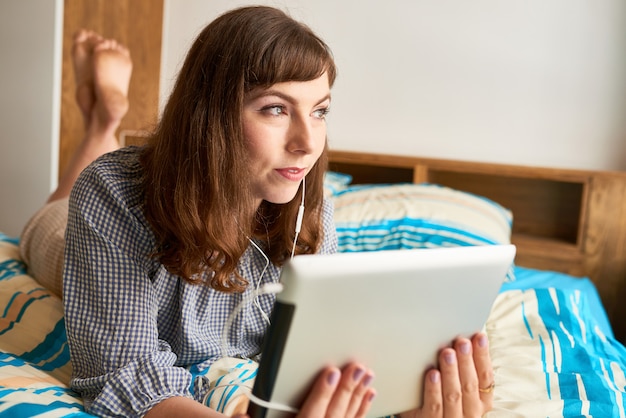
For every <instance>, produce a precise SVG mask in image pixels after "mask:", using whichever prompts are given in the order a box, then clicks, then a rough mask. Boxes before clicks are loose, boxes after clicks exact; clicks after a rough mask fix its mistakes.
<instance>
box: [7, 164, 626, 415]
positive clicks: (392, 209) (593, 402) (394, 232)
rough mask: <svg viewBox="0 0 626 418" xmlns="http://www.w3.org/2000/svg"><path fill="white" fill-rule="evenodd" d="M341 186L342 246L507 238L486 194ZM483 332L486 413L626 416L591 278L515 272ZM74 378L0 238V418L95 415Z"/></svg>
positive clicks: (623, 353)
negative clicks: (487, 357)
mask: <svg viewBox="0 0 626 418" xmlns="http://www.w3.org/2000/svg"><path fill="white" fill-rule="evenodd" d="M332 180H333V182H334V183H333V184H332V188H327V192H328V193H327V194H328V196H329V197H330V198H331V199H333V201H334V203H335V207H336V219H335V220H336V224H337V230H338V235H339V240H340V247H341V250H342V251H373V250H380V249H392V248H414V247H422V248H432V247H437V246H451V245H489V244H497V243H507V242H508V241H509V240H510V228H511V222H512V217H511V213H510V212H509V211H507V210H506V209H505V208H502V207H501V206H500V205H498V204H497V203H495V202H491V201H488V200H487V199H484V198H481V197H478V196H473V195H468V194H466V193H462V192H458V191H455V190H451V189H447V188H442V187H440V186H435V185H394V186H391V185H390V186H376V187H374V186H368V187H349V184H348V183H349V179H348V180H346V178H345V177H342V176H341V175H338V176H336V177H334V178H332ZM327 183H330V180H329V182H327ZM485 330H486V332H487V333H488V335H489V341H490V346H491V355H492V360H493V365H494V371H495V384H496V389H495V391H494V405H495V406H494V410H493V411H492V412H490V413H489V414H487V416H488V417H511V416H520V417H581V416H589V417H590V416H594V417H626V412H625V411H626V394H625V392H626V377H625V373H626V348H624V346H623V345H621V344H620V343H619V342H617V341H616V340H615V339H614V337H613V334H612V331H611V328H610V324H609V322H608V319H607V316H606V314H605V312H604V309H603V307H602V304H601V302H600V299H599V297H598V294H597V292H596V290H595V288H594V286H593V284H592V283H591V281H590V280H588V279H584V278H582V279H581V278H574V277H571V276H568V275H564V274H560V273H555V272H548V271H538V270H531V269H527V268H524V267H520V266H512V268H511V271H510V272H509V274H508V276H507V278H506V280H505V281H504V282H503V285H502V289H501V292H500V294H499V296H498V298H497V299H496V302H495V303H494V305H493V307H492V311H491V314H490V316H489V319H488V321H487V323H486V325H485ZM70 374H71V364H70V361H69V351H68V347H67V341H66V337H65V328H64V320H63V310H62V304H61V301H60V299H58V298H57V297H56V296H54V295H53V294H52V293H50V292H49V291H48V290H47V289H45V288H43V287H42V286H41V285H40V284H39V283H37V281H35V280H34V279H33V278H32V277H30V276H29V275H28V274H27V271H26V266H25V265H24V263H23V262H22V261H21V260H20V257H19V252H18V249H17V240H16V239H15V238H9V237H6V236H4V235H2V234H0V418H1V417H34V416H41V417H65V416H70V417H87V416H90V415H89V414H87V413H85V412H84V410H83V407H82V402H81V400H80V398H79V397H78V396H77V395H76V394H75V393H74V392H72V391H71V390H70V389H69V388H68V382H69V376H70Z"/></svg>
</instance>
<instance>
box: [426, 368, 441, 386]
mask: <svg viewBox="0 0 626 418" xmlns="http://www.w3.org/2000/svg"><path fill="white" fill-rule="evenodd" d="M428 377H429V378H430V381H431V382H432V383H439V372H438V371H437V370H433V371H432V372H430V375H429V376H428Z"/></svg>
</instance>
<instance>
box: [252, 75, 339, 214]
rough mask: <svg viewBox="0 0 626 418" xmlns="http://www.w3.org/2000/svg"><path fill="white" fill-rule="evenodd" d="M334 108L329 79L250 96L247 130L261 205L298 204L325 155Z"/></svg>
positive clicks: (276, 87)
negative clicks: (298, 195) (328, 118)
mask: <svg viewBox="0 0 626 418" xmlns="http://www.w3.org/2000/svg"><path fill="white" fill-rule="evenodd" d="M329 107H330V86H329V85H328V76H327V74H326V73H324V74H322V76H321V77H319V78H317V79H315V80H311V81H293V82H285V83H277V84H274V85H273V86H271V87H269V88H267V89H255V90H252V91H251V92H250V93H248V94H247V95H246V97H245V102H244V108H243V128H244V135H245V139H246V143H247V146H248V157H249V161H250V165H251V167H250V168H251V170H250V172H251V175H252V193H253V194H254V198H255V199H256V200H257V203H258V204H261V201H262V200H266V201H268V202H271V203H279V204H280V203H287V202H289V201H291V200H292V199H293V198H294V196H295V194H296V192H297V191H298V188H299V187H300V183H301V182H302V179H303V178H304V176H305V175H306V174H307V173H308V172H309V171H310V170H311V168H312V167H313V165H314V164H315V162H316V161H317V159H318V158H319V157H320V155H321V154H322V151H323V150H324V145H325V143H326V114H327V113H328V109H329Z"/></svg>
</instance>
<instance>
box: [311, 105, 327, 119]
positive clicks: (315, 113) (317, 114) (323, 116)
mask: <svg viewBox="0 0 626 418" xmlns="http://www.w3.org/2000/svg"><path fill="white" fill-rule="evenodd" d="M329 113H330V108H329V107H324V108H321V109H317V110H315V111H313V116H314V117H316V118H318V119H326V115H328V114H329Z"/></svg>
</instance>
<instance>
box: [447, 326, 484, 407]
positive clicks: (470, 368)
mask: <svg viewBox="0 0 626 418" xmlns="http://www.w3.org/2000/svg"><path fill="white" fill-rule="evenodd" d="M454 348H455V350H456V355H457V356H456V357H457V360H458V363H459V379H460V381H461V393H462V397H463V398H462V404H463V412H464V413H465V416H468V417H479V416H482V411H483V404H482V402H481V399H480V396H479V392H478V375H477V373H476V366H475V365H474V358H473V349H472V342H471V341H470V340H468V339H466V338H459V339H458V340H456V341H455V343H454Z"/></svg>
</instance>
